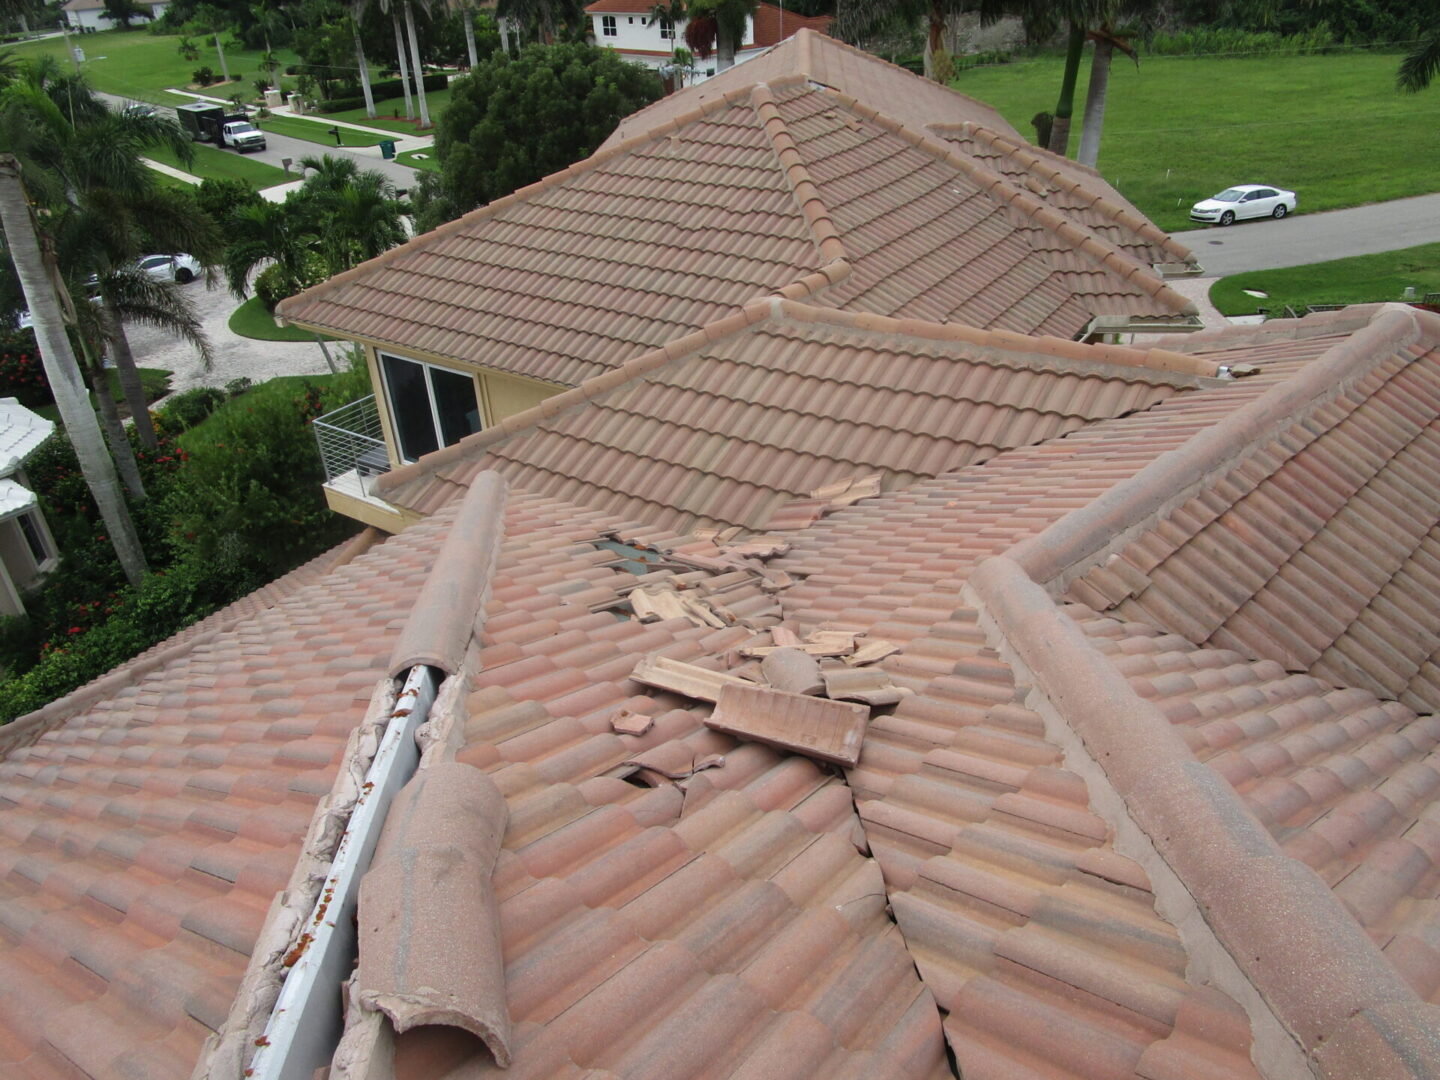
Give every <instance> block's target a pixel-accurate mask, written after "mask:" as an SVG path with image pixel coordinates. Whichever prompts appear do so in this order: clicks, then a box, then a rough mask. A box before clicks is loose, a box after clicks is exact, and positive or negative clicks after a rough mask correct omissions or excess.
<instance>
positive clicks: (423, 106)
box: [400, 0, 430, 128]
mask: <svg viewBox="0 0 1440 1080" xmlns="http://www.w3.org/2000/svg"><path fill="white" fill-rule="evenodd" d="M417 3H418V4H419V5H420V8H421V10H422V11H424V12H426V13H427V14H428V13H429V11H430V0H400V5H401V6H402V7H403V8H404V9H405V28H406V29H407V30H409V31H410V59H411V61H412V63H411V67H412V69H413V71H414V73H415V98H416V102H417V104H418V105H419V106H420V126H421V127H422V128H428V127H429V126H430V105H429V102H427V101H426V100H425V68H424V66H423V65H422V64H421V63H420V39H419V37H417V36H416V34H415V5H416V4H417Z"/></svg>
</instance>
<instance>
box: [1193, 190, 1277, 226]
mask: <svg viewBox="0 0 1440 1080" xmlns="http://www.w3.org/2000/svg"><path fill="white" fill-rule="evenodd" d="M1295 203H1296V199H1295V192H1293V191H1286V190H1285V189H1284V188H1277V187H1267V186H1266V185H1264V184H1240V185H1239V186H1237V187H1232V188H1226V189H1225V190H1224V191H1222V192H1220V194H1219V195H1215V196H1212V197H1211V198H1208V199H1205V200H1204V201H1203V202H1198V203H1196V204H1195V205H1194V206H1192V207H1191V208H1190V220H1191V221H1199V222H1203V223H1204V224H1206V225H1233V224H1234V223H1235V222H1237V221H1243V220H1244V219H1245V218H1262V217H1273V218H1283V217H1284V216H1285V215H1286V214H1293V213H1294V212H1295Z"/></svg>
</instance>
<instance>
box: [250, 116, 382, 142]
mask: <svg viewBox="0 0 1440 1080" xmlns="http://www.w3.org/2000/svg"><path fill="white" fill-rule="evenodd" d="M255 123H256V126H257V127H259V128H261V129H262V130H264V131H273V132H275V134H277V135H289V136H290V137H291V138H294V139H304V140H306V141H307V142H313V143H319V144H320V145H321V146H328V147H330V148H331V149H334V147H335V136H334V135H331V134H330V127H331V125H330V124H327V123H325V122H324V121H323V120H304V119H302V118H300V117H298V116H268V117H266V118H265V119H264V120H257V121H256V122H255ZM340 137H341V138H342V139H343V140H344V142H343V143H341V145H342V146H377V145H379V143H380V142H381V140H382V139H384V138H385V136H384V135H367V134H365V132H363V131H355V130H353V129H351V128H340Z"/></svg>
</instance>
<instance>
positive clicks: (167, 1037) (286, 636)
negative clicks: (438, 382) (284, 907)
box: [0, 522, 442, 1080]
mask: <svg viewBox="0 0 1440 1080" xmlns="http://www.w3.org/2000/svg"><path fill="white" fill-rule="evenodd" d="M441 534H442V529H441V528H440V526H439V524H438V523H430V522H426V523H422V525H421V526H419V527H417V528H416V529H413V530H411V531H409V532H407V533H406V535H405V536H404V537H398V538H396V539H394V540H392V541H389V542H387V543H386V544H384V545H383V547H382V549H381V550H379V551H374V552H370V553H367V554H364V555H361V556H359V557H358V558H354V559H352V560H351V561H349V562H347V563H346V564H345V565H343V566H339V567H337V568H335V569H333V570H330V571H329V572H328V573H324V574H318V575H317V572H316V569H315V568H310V569H308V570H306V571H303V572H302V573H301V574H300V575H298V576H297V577H296V578H294V579H292V580H291V581H290V582H289V583H287V584H285V585H281V586H279V589H280V590H282V591H284V595H282V596H279V597H278V598H275V592H274V591H272V592H271V593H270V594H269V595H270V596H271V597H272V598H275V602H273V603H266V600H265V598H264V597H257V598H247V601H246V602H245V603H244V604H243V605H242V606H241V607H239V608H237V609H235V610H232V611H229V612H225V613H219V614H218V615H217V616H214V617H212V619H213V620H215V621H212V622H211V623H210V625H209V626H208V627H203V626H202V627H199V628H197V627H192V628H191V630H190V631H187V632H185V634H183V635H182V639H183V640H172V642H170V643H167V645H166V646H161V647H159V648H157V649H156V650H155V651H154V652H153V653H152V654H151V657H149V658H147V657H140V658H137V659H136V660H132V661H130V662H129V664H128V665H126V666H125V667H123V668H122V669H120V670H117V671H116V672H112V673H111V675H109V676H106V677H105V679H102V680H100V681H99V682H98V683H94V684H91V685H90V686H89V687H86V688H83V689H82V690H80V691H77V692H76V694H74V695H72V696H71V699H61V700H60V701H57V702H55V703H54V704H52V705H51V706H48V707H47V709H46V710H45V711H43V712H42V713H32V714H30V717H29V718H21V719H20V720H18V721H16V722H15V724H13V725H11V726H9V727H6V728H0V736H4V737H6V739H7V741H6V743H5V744H4V745H3V746H0V755H3V760H0V1072H3V1073H4V1074H5V1075H7V1076H25V1077H74V1076H77V1075H81V1074H83V1075H87V1076H89V1077H92V1078H95V1080H101V1078H112V1077H121V1076H137V1075H138V1076H146V1077H177V1078H179V1077H185V1076H188V1075H189V1073H190V1071H191V1069H192V1067H193V1066H194V1063H195V1060H196V1057H197V1056H198V1054H199V1052H200V1048H201V1046H202V1044H203V1042H204V1040H205V1039H206V1038H207V1037H208V1036H209V1034H210V1032H211V1031H212V1030H213V1029H214V1028H215V1027H216V1026H218V1025H219V1023H220V1022H221V1021H222V1020H223V1019H224V1017H225V1015H226V1011H227V1010H228V1009H229V1007H230V1002H231V998H232V997H233V995H234V993H235V988H236V986H237V985H238V984H239V981H240V976H241V974H242V972H243V971H244V969H245V966H246V963H247V961H248V959H249V956H250V950H251V948H252V946H253V944H254V942H255V938H256V935H257V934H258V932H259V930H260V928H261V925H262V923H263V922H264V921H265V918H266V913H267V910H268V909H269V907H270V903H271V899H272V897H273V896H274V895H275V893H276V892H277V890H279V889H281V888H283V887H284V886H285V883H286V881H287V879H288V878H289V877H290V873H291V867H292V865H293V864H294V862H295V857H296V853H297V851H298V850H299V845H300V840H301V838H302V837H303V836H304V835H305V831H306V829H307V827H308V826H309V823H310V818H311V813H312V810H313V809H314V806H315V802H316V800H317V799H318V798H319V797H320V795H322V794H323V793H325V792H326V791H328V790H329V787H330V782H331V778H332V775H333V770H334V766H335V763H336V761H337V760H338V758H339V756H340V754H341V752H342V751H343V749H344V747H345V743H346V739H347V738H348V737H349V735H350V732H351V729H352V728H353V727H354V726H355V724H356V721H357V719H358V715H359V712H360V711H361V710H363V707H364V702H365V700H366V699H367V698H368V697H369V695H370V692H371V688H372V686H373V685H374V682H375V679H376V678H377V677H379V676H381V675H383V674H384V665H385V661H386V659H387V651H388V639H389V637H390V636H391V631H390V630H389V629H388V624H390V623H391V622H393V621H395V620H396V619H397V618H398V617H399V616H400V615H403V613H404V612H405V610H406V609H407V607H408V605H409V603H410V600H411V594H412V593H413V591H414V589H415V587H416V585H417V584H418V582H419V581H420V580H423V577H424V574H425V570H426V567H427V566H428V564H429V561H430V557H431V553H432V549H433V546H434V543H435V541H436V539H437V538H438V537H439V536H440V535H441ZM247 611H253V614H246V612H247ZM237 616H239V617H238V618H237ZM37 719H38V720H41V721H44V723H41V724H39V725H36V724H35V722H34V721H35V720H37ZM27 728H28V729H29V730H27ZM14 742H19V743H20V744H21V745H19V746H14V745H13V743H14ZM26 743H29V744H30V745H24V744H26Z"/></svg>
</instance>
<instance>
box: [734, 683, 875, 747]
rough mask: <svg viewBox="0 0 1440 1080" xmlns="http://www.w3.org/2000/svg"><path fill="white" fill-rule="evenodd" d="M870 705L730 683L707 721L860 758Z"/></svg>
mask: <svg viewBox="0 0 1440 1080" xmlns="http://www.w3.org/2000/svg"><path fill="white" fill-rule="evenodd" d="M869 717H870V710H869V708H867V707H866V706H864V705H852V704H850V703H849V702H844V701H828V700H826V699H824V698H815V697H807V696H805V695H804V694H787V693H785V692H784V691H783V690H773V689H771V688H769V687H764V686H747V685H745V684H743V683H731V684H728V685H726V686H725V687H724V688H723V689H722V690H721V691H720V699H719V702H718V703H717V705H716V708H715V712H714V713H713V714H712V715H711V716H710V717H709V718H708V719H707V720H706V721H705V723H706V724H707V725H709V726H710V727H712V728H714V729H715V730H716V731H723V732H726V733H727V734H730V735H735V736H737V737H739V738H742V739H753V740H755V741H756V742H762V743H766V744H768V745H770V746H778V747H781V748H783V749H786V750H794V751H796V752H798V753H801V754H808V755H809V756H810V757H814V758H819V759H820V760H821V761H831V762H834V763H835V764H837V765H854V764H855V763H856V762H857V761H859V760H860V744H861V742H862V741H863V740H864V738H865V723H866V721H867V720H868V719H869Z"/></svg>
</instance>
